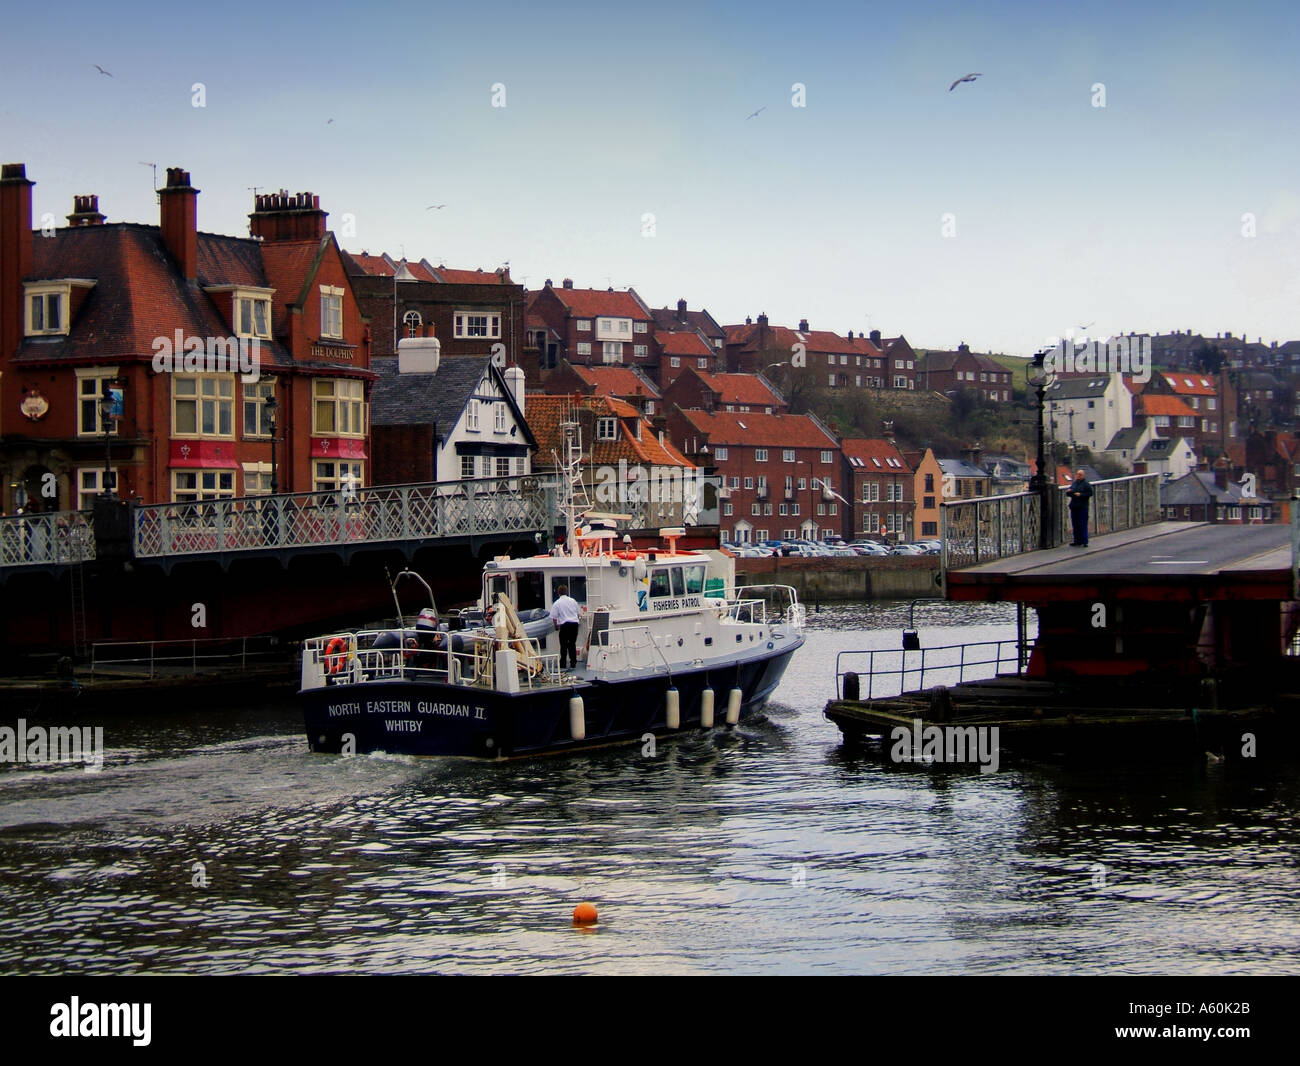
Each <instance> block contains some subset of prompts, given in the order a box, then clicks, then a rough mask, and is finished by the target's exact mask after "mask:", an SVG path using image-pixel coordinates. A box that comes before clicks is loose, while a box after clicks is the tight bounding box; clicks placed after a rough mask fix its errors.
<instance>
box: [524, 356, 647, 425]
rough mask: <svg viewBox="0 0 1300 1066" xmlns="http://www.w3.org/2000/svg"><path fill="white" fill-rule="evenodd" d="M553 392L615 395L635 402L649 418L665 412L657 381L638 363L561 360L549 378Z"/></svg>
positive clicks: (548, 388) (572, 394)
mask: <svg viewBox="0 0 1300 1066" xmlns="http://www.w3.org/2000/svg"><path fill="white" fill-rule="evenodd" d="M546 393H547V395H550V396H574V395H579V396H613V397H615V398H616V399H619V400H623V401H624V402H625V403H629V404H631V405H632V406H633V407H635V408H636V409H637V411H639V412H640V413H641V414H642V415H644V416H645V417H646V418H651V419H653V418H655V417H656V416H661V415H662V414H663V413H664V401H663V396H662V395H661V393H660V392H659V389H658V387H657V386H656V385H655V383H654V382H653V381H651V380H650V379H649V378H648V377H646V375H645V373H644V372H643V371H642V370H641V368H640V367H635V366H581V365H579V366H574V365H573V364H572V363H568V362H561V363H560V365H559V366H558V367H556V369H555V370H554V371H553V372H552V373H551V374H550V375H549V376H548V377H547V379H546Z"/></svg>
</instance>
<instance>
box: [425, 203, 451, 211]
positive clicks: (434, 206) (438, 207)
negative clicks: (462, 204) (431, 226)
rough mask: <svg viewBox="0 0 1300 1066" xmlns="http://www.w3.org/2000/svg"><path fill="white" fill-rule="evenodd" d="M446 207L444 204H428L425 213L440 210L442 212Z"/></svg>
mask: <svg viewBox="0 0 1300 1066" xmlns="http://www.w3.org/2000/svg"><path fill="white" fill-rule="evenodd" d="M446 206H447V205H446V204H430V205H429V206H428V207H426V208H425V210H426V211H441V210H442V209H443V208H444V207H446Z"/></svg>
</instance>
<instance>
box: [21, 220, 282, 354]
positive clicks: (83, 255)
mask: <svg viewBox="0 0 1300 1066" xmlns="http://www.w3.org/2000/svg"><path fill="white" fill-rule="evenodd" d="M259 249H260V250H261V251H264V248H261V246H260V245H258V244H257V243H256V242H252V241H248V240H246V239H240V238H235V237H220V236H215V235H213V234H207V233H201V234H199V235H198V253H199V254H198V273H199V281H200V285H218V284H244V285H256V286H259V287H266V286H274V285H275V284H276V282H275V280H274V278H268V277H267V276H265V275H264V274H263V273H262V269H261V267H260V266H259V262H258V259H259V257H258V252H259ZM31 276H32V278H33V279H39V278H51V279H52V278H90V279H94V280H95V281H96V285H95V286H94V288H92V289H90V290H89V292H88V293H87V294H86V296H85V299H84V302H83V303H82V305H81V307H80V308H79V310H78V313H77V316H76V318H75V320H74V321H73V322H72V323H71V328H70V332H69V333H68V334H67V335H66V336H60V337H51V338H26V339H24V341H23V342H22V344H21V345H20V346H19V348H18V352H17V353H16V356H15V358H16V359H17V361H19V362H37V361H45V360H51V359H53V360H64V359H68V360H95V361H99V362H102V361H104V360H105V359H110V358H137V359H150V358H152V356H153V353H154V348H153V342H154V340H155V339H156V338H158V337H169V338H170V337H173V336H174V335H175V331H176V330H178V329H179V330H182V331H183V332H184V333H185V334H186V335H187V336H197V337H224V336H229V335H230V334H231V332H232V324H231V323H229V322H226V321H225V320H224V319H223V318H222V316H221V314H220V313H219V312H218V310H217V307H216V305H215V303H214V302H213V300H212V299H211V297H209V296H208V295H207V293H205V292H204V291H203V290H202V288H201V287H196V286H192V285H188V284H186V283H185V280H184V279H183V278H182V277H181V276H180V273H179V271H178V270H177V268H176V264H175V262H174V261H173V260H172V258H171V256H170V255H169V254H168V253H167V250H166V248H165V247H164V245H163V242H162V236H161V234H160V232H159V229H158V227H156V226H144V225H138V224H135V223H114V224H109V225H103V226H84V227H73V228H70V229H61V230H57V231H56V232H55V235H54V236H53V237H46V238H42V239H38V240H37V241H36V242H35V249H34V255H33V260H32V275H31ZM299 285H301V282H299ZM295 295H296V292H295ZM276 299H277V301H279V300H281V299H282V295H281V294H280V293H278V292H277V294H276ZM262 358H263V360H264V361H269V362H279V361H281V360H284V359H286V358H287V356H286V355H285V353H284V352H283V349H281V348H280V346H279V345H278V344H275V343H271V344H265V343H264V344H263V347H262Z"/></svg>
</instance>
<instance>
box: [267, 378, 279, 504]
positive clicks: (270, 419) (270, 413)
mask: <svg viewBox="0 0 1300 1066" xmlns="http://www.w3.org/2000/svg"><path fill="white" fill-rule="evenodd" d="M279 409H280V405H279V404H278V403H277V402H276V399H275V385H274V384H272V385H271V395H270V396H268V397H267V398H266V420H267V423H268V424H269V425H270V427H271V495H272V496H274V495H275V494H276V493H277V492H279V491H280V478H279V472H278V468H277V467H276V463H275V416H276V412H277V411H279Z"/></svg>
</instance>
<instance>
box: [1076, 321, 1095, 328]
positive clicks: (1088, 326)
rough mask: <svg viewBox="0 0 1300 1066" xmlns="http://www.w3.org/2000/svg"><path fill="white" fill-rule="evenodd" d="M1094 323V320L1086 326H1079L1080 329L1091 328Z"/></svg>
mask: <svg viewBox="0 0 1300 1066" xmlns="http://www.w3.org/2000/svg"><path fill="white" fill-rule="evenodd" d="M1096 324H1097V323H1096V322H1089V323H1088V324H1087V325H1086V326H1080V327H1079V328H1080V329H1092V327H1093V326H1095V325H1096Z"/></svg>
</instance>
